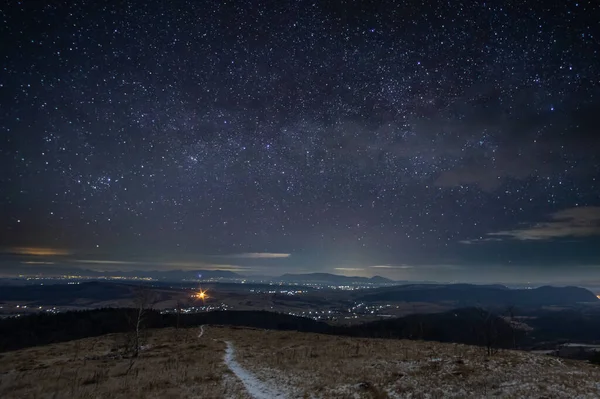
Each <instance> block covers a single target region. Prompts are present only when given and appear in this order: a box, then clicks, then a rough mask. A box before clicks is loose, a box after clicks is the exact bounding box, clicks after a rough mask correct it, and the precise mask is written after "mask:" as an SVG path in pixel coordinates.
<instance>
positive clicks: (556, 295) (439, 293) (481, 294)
mask: <svg viewBox="0 0 600 399" xmlns="http://www.w3.org/2000/svg"><path fill="white" fill-rule="evenodd" d="M356 299H357V300H360V301H364V302H452V303H454V304H456V305H458V306H511V305H512V306H552V305H563V306H566V305H576V304H578V303H584V302H598V301H600V300H599V299H598V298H597V297H596V295H594V293H592V292H591V291H589V290H587V289H585V288H580V287H549V286H544V287H539V288H535V289H509V288H507V287H505V286H502V285H473V284H412V285H399V286H393V287H384V288H375V289H372V290H369V291H367V292H361V293H360V294H359V296H358V297H357V298H356Z"/></svg>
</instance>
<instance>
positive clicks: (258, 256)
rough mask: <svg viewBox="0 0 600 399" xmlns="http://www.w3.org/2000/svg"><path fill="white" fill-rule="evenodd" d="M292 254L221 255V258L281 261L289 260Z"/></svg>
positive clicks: (248, 253) (249, 253)
mask: <svg viewBox="0 0 600 399" xmlns="http://www.w3.org/2000/svg"><path fill="white" fill-rule="evenodd" d="M290 256H291V254H284V253H276V252H244V253H241V254H230V255H219V256H218V257H219V258H236V259H281V258H289V257H290Z"/></svg>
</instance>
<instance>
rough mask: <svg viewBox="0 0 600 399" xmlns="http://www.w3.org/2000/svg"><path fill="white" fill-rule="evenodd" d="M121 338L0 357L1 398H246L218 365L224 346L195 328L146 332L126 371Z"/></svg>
mask: <svg viewBox="0 0 600 399" xmlns="http://www.w3.org/2000/svg"><path fill="white" fill-rule="evenodd" d="M122 338H123V337H122V335H121V334H111V335H106V336H103V337H98V338H86V339H82V340H78V341H71V342H66V343H61V344H54V345H48V346H43V347H37V348H30V349H24V350H20V351H16V352H8V353H3V354H0V398H3V399H9V398H15V399H16V398H40V399H42V398H53V399H54V398H55V399H63V398H81V399H83V398H89V399H92V398H127V399H134V398H224V397H232V398H238V397H239V398H246V397H248V396H247V395H245V393H244V388H243V386H242V385H241V383H240V382H239V381H238V380H237V379H236V378H234V377H233V375H232V373H231V372H230V371H229V369H228V368H227V367H226V366H225V365H224V364H223V353H224V351H225V344H224V343H223V342H220V341H213V340H212V339H205V340H202V339H198V329H196V328H194V329H181V330H175V329H164V330H156V331H151V332H150V336H149V338H148V342H147V345H148V347H147V348H146V349H145V350H143V351H142V352H141V354H140V357H139V358H138V359H137V360H136V362H135V363H134V364H133V366H132V367H131V370H130V371H129V372H127V370H128V369H129V366H130V360H129V359H124V358H120V357H119V356H117V353H118V352H117V351H116V349H117V348H118V347H119V346H120V342H122Z"/></svg>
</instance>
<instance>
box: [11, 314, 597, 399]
mask: <svg viewBox="0 0 600 399" xmlns="http://www.w3.org/2000/svg"><path fill="white" fill-rule="evenodd" d="M199 335H200V330H199V329H198V328H193V329H180V330H175V329H161V330H154V331H150V338H149V340H148V346H147V347H146V348H145V350H143V351H142V352H141V355H140V357H139V359H138V360H137V361H135V362H134V363H133V365H132V366H131V370H130V371H129V372H127V370H128V368H129V366H130V361H129V360H128V359H125V358H121V357H120V356H119V355H118V350H117V349H118V348H119V346H120V345H121V342H122V340H123V336H122V335H120V334H111V335H107V336H102V337H97V338H88V339H83V340H79V341H71V342H68V343H61V344H54V345H48V346H44V347H37V348H30V349H24V350H20V351H14V352H8V353H4V354H2V355H0V397H2V398H53V397H69V398H105V397H111V398H198V397H202V398H226V397H229V398H252V397H254V398H263V397H279V398H303V397H312V398H404V397H415V398H421V397H433V398H435V397H444V398H465V397H469V398H485V397H505V398H520V397H528V398H550V397H551V398H574V397H578V398H597V397H599V396H600V384H599V383H598V382H597V381H600V369H599V368H597V367H594V366H591V365H588V364H586V363H582V362H575V361H566V360H562V359H561V360H559V359H555V358H551V357H546V356H543V355H535V354H530V353H524V352H516V351H500V352H499V353H497V354H495V355H493V356H486V355H485V352H484V350H483V349H482V348H478V347H472V346H466V345H458V344H442V343H435V342H423V341H407V340H383V339H363V338H349V337H336V336H329V335H320V334H309V333H298V332H281V331H280V332H278V331H265V330H258V329H248V328H231V327H217V326H205V327H203V331H202V334H201V336H200V337H199Z"/></svg>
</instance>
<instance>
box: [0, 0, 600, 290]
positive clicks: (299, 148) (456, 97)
mask: <svg viewBox="0 0 600 399" xmlns="http://www.w3.org/2000/svg"><path fill="white" fill-rule="evenodd" d="M0 20H1V26H0V37H1V38H2V39H1V40H0V42H1V43H0V48H1V49H2V51H1V52H0V56H1V59H2V63H1V65H0V66H1V70H0V101H1V103H0V104H1V106H0V131H1V135H0V246H1V247H2V248H3V249H2V252H3V255H2V257H1V258H0V260H2V264H4V265H7V264H11V265H13V266H14V264H15V262H16V263H18V264H19V265H21V266H20V267H22V268H23V269H24V270H25V269H26V268H27V267H28V265H31V264H38V265H42V264H44V263H47V264H54V265H68V266H77V267H86V268H96V269H104V268H107V267H112V268H117V269H119V268H120V269H127V268H129V269H131V268H134V269H135V268H157V269H158V268H203V267H204V268H223V269H228V270H237V271H242V272H246V273H258V274H282V273H286V272H310V271H325V272H334V273H339V274H352V275H375V274H379V275H384V276H388V277H393V278H398V279H438V280H460V281H483V280H490V281H492V280H494V281H496V280H498V281H508V280H511V281H512V280H514V281H525V280H530V279H536V280H544V281H554V280H561V281H562V280H565V279H585V278H587V277H594V278H597V276H598V273H597V272H598V271H600V180H599V179H600V173H599V172H600V130H599V127H598V126H599V124H600V119H599V118H600V22H599V21H600V5H599V4H598V3H597V2H596V1H579V2H577V1H564V2H549V1H545V0H544V1H541V0H540V1H524V2H522V1H507V2H496V1H473V2H469V1H465V2H459V1H456V2H446V1H444V2H439V1H435V0H433V1H406V2H400V1H398V2H389V1H372V2H371V1H362V2H351V1H283V0H282V1H269V2H259V1H177V0H173V1H152V0H150V1H143V2H142V1H139V2H137V1H130V2H120V1H100V0H98V1H62V2H61V1H51V2H43V1H21V2H18V1H4V2H2V4H1V5H0ZM1 267H2V266H0V268H1ZM597 279H598V278H597Z"/></svg>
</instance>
